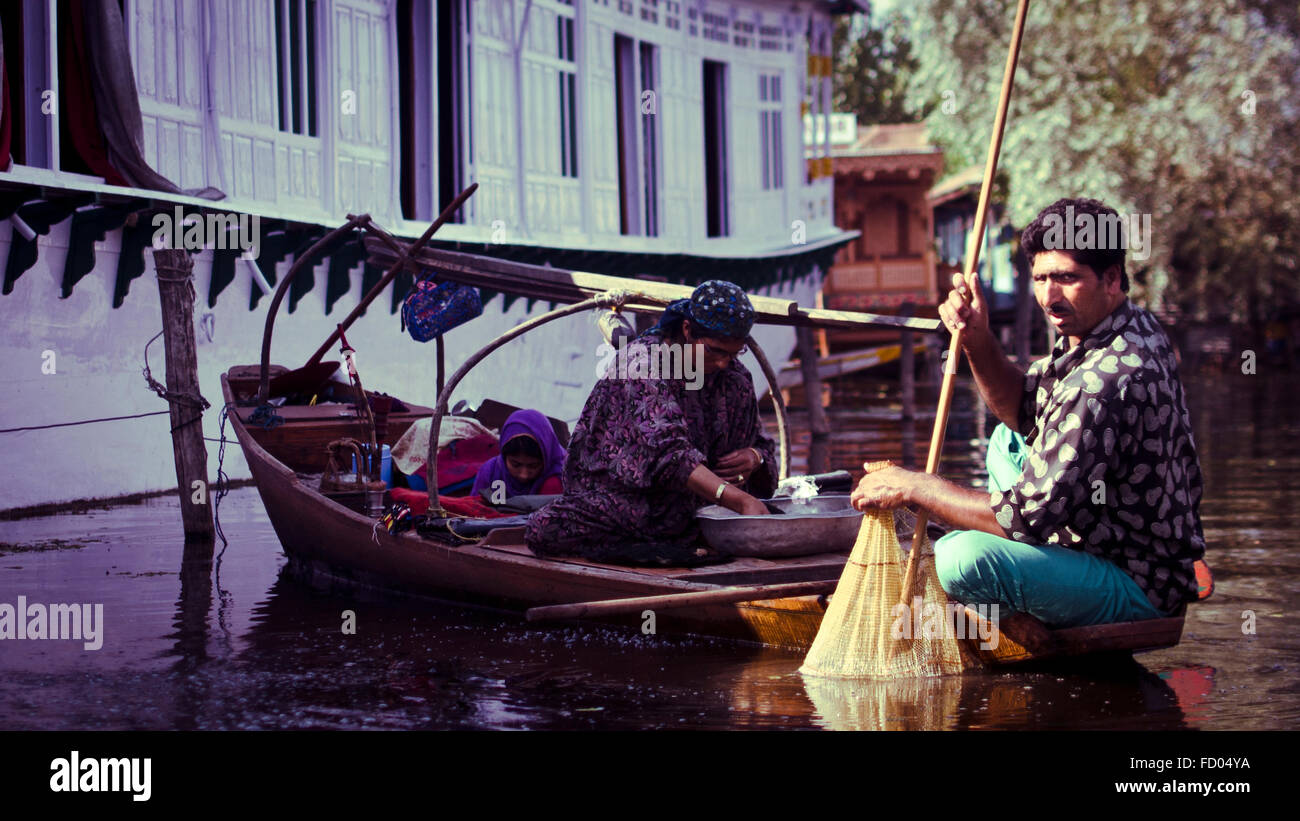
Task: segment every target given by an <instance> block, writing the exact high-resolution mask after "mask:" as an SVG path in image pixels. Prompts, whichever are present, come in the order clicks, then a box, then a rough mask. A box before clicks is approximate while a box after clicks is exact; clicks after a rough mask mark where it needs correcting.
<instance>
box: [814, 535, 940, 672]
mask: <svg viewBox="0 0 1300 821" xmlns="http://www.w3.org/2000/svg"><path fill="white" fill-rule="evenodd" d="M914 538H917V539H918V540H919V539H921V538H922V537H914ZM925 547H926V544H925V542H924V541H923V540H922V541H921V543H920V549H922V550H924V549H925ZM906 564H907V560H906V557H905V556H904V554H903V551H902V548H900V547H899V545H898V537H897V535H896V534H895V532H894V516H893V513H891V512H890V511H884V510H877V511H869V512H868V513H867V514H866V516H865V517H864V518H863V520H862V530H861V531H859V532H858V541H857V544H856V545H854V547H853V553H852V555H850V556H849V560H848V562H847V563H846V564H845V565H844V572H843V573H842V574H841V575H840V581H839V584H838V585H836V587H835V595H834V596H832V597H831V602H830V606H829V607H828V608H827V609H826V616H825V617H824V618H823V619H822V623H821V627H820V628H819V629H818V631H817V638H816V639H815V640H814V641H813V644H812V647H811V648H810V649H809V650H808V656H807V657H806V658H805V659H804V663H803V667H801V668H800V670H799V672H801V673H804V674H805V675H811V676H824V677H826V678H896V677H903V676H943V675H951V674H954V673H960V672H962V670H963V669H964V668H965V666H966V665H965V664H964V663H963V660H962V652H961V648H960V646H959V644H958V641H957V638H956V636H955V635H954V631H953V619H952V617H951V612H952V611H951V610H950V609H949V606H948V596H947V594H945V593H944V592H943V588H942V587H941V586H940V585H939V579H938V576H937V575H936V574H935V571H934V554H933V553H930V554H929V555H925V554H922V559H921V563H920V567H919V570H918V581H917V585H916V588H915V591H916V593H915V596H914V598H913V600H912V602H911V603H909V605H908V606H907V607H900V605H899V603H900V600H901V599H902V596H903V575H904V573H905V571H906ZM918 598H919V602H918V600H917V599H918ZM918 615H919V617H918ZM918 628H919V629H918Z"/></svg>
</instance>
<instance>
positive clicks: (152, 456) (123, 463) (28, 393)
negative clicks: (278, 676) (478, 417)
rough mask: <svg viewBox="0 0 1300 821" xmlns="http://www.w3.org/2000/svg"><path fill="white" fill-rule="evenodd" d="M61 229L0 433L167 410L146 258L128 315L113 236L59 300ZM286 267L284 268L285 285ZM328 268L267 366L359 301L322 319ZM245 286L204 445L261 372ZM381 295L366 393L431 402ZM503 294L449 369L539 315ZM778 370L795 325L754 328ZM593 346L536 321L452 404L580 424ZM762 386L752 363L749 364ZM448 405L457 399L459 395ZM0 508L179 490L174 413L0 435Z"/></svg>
mask: <svg viewBox="0 0 1300 821" xmlns="http://www.w3.org/2000/svg"><path fill="white" fill-rule="evenodd" d="M69 226H70V223H69V222H66V221H65V222H64V223H62V224H60V225H57V226H55V227H54V229H53V230H52V231H51V233H50V235H49V236H48V237H42V238H41V240H40V259H39V260H38V262H37V263H36V265H34V266H33V267H32V268H31V269H30V270H29V271H27V272H26V273H25V274H24V275H23V276H22V278H21V279H19V280H18V282H17V283H16V284H15V287H14V292H13V293H12V294H10V295H8V296H5V297H0V361H3V362H4V363H5V364H4V372H3V373H4V377H5V379H4V381H5V384H6V388H7V389H6V390H5V391H3V392H0V428H3V429H8V428H14V427H27V426H35V425H48V424H52V423H57V422H73V421H80V420H85V419H93V418H101V417H110V416H126V415H130V414H137V413H146V412H150V411H160V410H166V404H165V403H164V402H163V401H162V400H161V399H159V398H158V397H157V396H156V395H155V394H153V393H152V392H151V391H149V390H148V389H147V387H146V385H145V381H144V378H143V376H142V375H141V368H142V367H143V364H144V360H143V351H144V346H145V343H146V342H148V340H149V338H150V337H152V336H153V335H154V334H156V333H158V331H159V330H161V328H162V320H161V316H160V309H159V304H158V287H157V282H156V280H155V278H154V271H153V262H152V254H146V259H147V260H148V263H147V266H146V270H145V273H144V275H143V276H141V277H140V278H139V279H137V280H135V281H134V282H133V283H132V286H131V291H130V294H129V295H128V296H127V298H126V301H125V303H124V304H123V306H122V307H121V308H118V309H116V310H114V309H113V308H112V307H111V305H112V295H113V285H114V278H115V275H116V270H117V261H118V249H119V247H120V237H121V232H120V231H117V232H113V233H110V234H109V235H108V238H107V239H106V241H105V242H103V243H100V248H101V250H100V251H99V252H98V253H97V255H96V267H95V269H94V271H93V272H92V273H91V274H89V275H87V276H86V277H85V278H84V279H83V280H81V282H80V283H78V285H77V287H76V289H75V290H74V291H73V293H72V296H71V297H69V298H68V299H66V300H65V299H59V292H60V282H61V279H62V271H63V263H64V259H65V257H66V255H67V240H68V232H69ZM11 231H12V229H11V228H10V227H9V226H8V225H7V224H4V225H3V226H0V258H4V257H5V256H6V255H7V254H8V252H9V239H10V236H11ZM287 267H288V264H287V263H284V264H282V266H281V268H280V274H281V276H282V275H283V274H284V273H285V272H286V271H287ZM325 273H326V272H325V267H324V266H323V265H322V266H321V267H320V268H318V269H317V270H316V276H317V285H316V287H315V288H314V289H313V290H312V291H311V292H310V293H309V294H307V295H306V296H305V297H303V299H302V300H301V301H300V302H299V304H298V307H297V309H296V310H295V312H294V313H292V314H290V313H288V312H287V306H288V300H286V301H285V302H284V304H282V306H281V311H280V314H279V317H278V320H277V322H276V327H275V334H274V337H273V342H272V349H271V359H272V362H273V363H277V364H283V365H287V366H290V367H295V366H297V365H300V364H302V363H303V362H305V361H306V360H307V358H308V357H309V356H310V355H311V354H312V353H313V352H314V351H315V349H316V347H317V346H318V345H319V344H320V343H321V341H322V340H324V339H325V337H326V336H327V335H328V334H329V332H330V331H331V330H332V329H333V327H334V325H335V324H336V323H337V322H338V321H339V320H340V319H342V318H343V317H344V316H346V315H347V313H348V312H349V311H350V310H351V309H352V308H353V307H355V306H356V304H357V302H358V301H359V300H360V298H361V284H360V279H361V278H360V275H359V273H358V272H354V275H353V283H354V284H353V288H352V291H351V292H350V293H349V294H348V295H347V296H346V297H343V298H341V299H340V300H338V302H336V303H335V305H334V308H333V310H332V311H331V312H330V314H329V315H328V316H326V315H325V305H324V302H325V287H324V278H325ZM210 275H211V256H210V254H208V253H204V254H200V255H198V256H197V257H196V263H195V289H196V291H197V293H198V294H199V299H198V302H197V303H196V305H195V317H196V320H197V319H201V318H202V317H203V315H204V314H205V313H208V312H209V309H208V308H207V296H206V295H207V289H208V281H209V278H210ZM250 287H251V285H250V283H249V281H248V275H247V273H246V272H245V271H244V270H243V266H242V263H237V268H236V277H235V281H234V282H233V283H231V284H230V285H229V286H227V288H226V290H225V291H224V292H222V294H221V297H220V298H219V300H218V303H217V307H216V309H215V310H213V311H212V312H211V313H212V314H213V319H212V328H213V333H212V338H211V339H209V338H208V336H207V334H206V333H205V331H204V330H202V329H200V330H199V331H198V332H197V335H196V338H197V340H198V359H199V382H200V387H201V390H202V393H203V395H204V396H205V397H206V398H207V399H208V401H209V402H211V403H213V408H212V409H210V410H209V411H208V412H207V413H205V414H204V418H203V430H204V435H205V436H210V437H213V438H216V437H217V435H218V414H219V411H220V402H221V388H220V375H221V374H222V373H224V372H225V371H226V370H227V369H228V368H229V367H231V366H232V365H236V364H254V363H256V362H257V358H258V356H259V351H260V349H261V339H262V327H263V324H264V322H265V318H266V307H267V305H268V304H269V298H263V300H262V301H261V302H260V303H259V307H258V310H257V311H249V310H248V302H247V299H248V294H249V288H250ZM814 293H815V285H814V283H813V282H812V281H811V280H810V279H809V280H804V281H802V282H800V283H796V284H795V286H794V287H792V288H789V289H786V290H784V291H781V292H779V293H778V294H774V295H779V296H783V297H787V298H791V299H797V300H799V301H800V302H802V303H804V304H811V302H812V299H813V294H814ZM389 303H390V295H389V294H384V295H382V296H380V297H379V298H378V299H377V300H376V301H375V302H374V303H373V304H372V307H371V308H370V310H369V311H368V312H367V315H366V316H365V317H363V318H361V319H359V320H358V321H357V323H356V324H355V325H354V326H353V327H352V329H351V330H350V331H349V332H348V340H349V342H351V343H352V344H353V346H355V347H356V349H357V352H358V353H357V364H358V368H359V370H360V372H361V378H362V380H363V382H364V383H365V385H366V386H367V388H369V389H371V390H382V391H385V392H387V393H390V394H393V395H396V396H398V397H400V398H402V399H404V400H407V401H412V402H416V403H419V404H425V405H432V404H433V401H434V398H435V396H434V387H435V378H436V377H435V374H436V364H435V363H436V360H435V357H434V346H433V345H432V344H426V345H422V344H420V343H417V342H415V341H413V340H412V339H411V338H410V337H409V336H407V335H405V334H404V333H402V331H401V330H400V327H399V319H398V317H397V316H394V315H391V314H389V313H388V305H389ZM500 306H501V300H500V298H499V297H498V298H496V299H494V300H493V301H492V302H490V303H488V305H487V306H486V310H485V311H484V315H483V316H482V317H480V318H479V319H477V320H474V321H473V322H471V323H469V324H467V325H464V326H462V327H461V328H458V329H456V330H454V331H451V332H450V333H449V334H448V335H447V337H446V342H447V363H448V366H449V371H450V370H454V369H455V368H456V367H457V366H458V364H459V363H460V362H463V361H464V360H465V359H466V358H467V357H468V356H469V355H470V354H472V353H473V352H475V351H477V350H478V349H480V348H481V347H482V346H483V345H484V344H486V343H487V342H488V341H490V340H491V339H492V338H493V337H495V336H497V335H499V334H500V333H502V332H504V331H505V330H507V329H508V328H510V327H512V326H514V325H516V324H518V323H520V322H522V321H524V320H525V319H526V318H528V317H530V316H536V315H539V314H541V313H544V312H545V311H546V310H547V306H546V305H545V304H539V305H535V306H533V308H532V310H531V311H529V310H527V308H526V304H525V302H524V301H523V300H519V301H517V302H515V303H514V304H513V305H512V306H511V307H510V310H509V311H508V312H505V313H502V311H501V309H500ZM755 336H756V337H757V338H758V339H759V341H760V344H762V345H763V346H764V349H765V350H766V351H767V352H768V354H769V356H770V357H771V359H772V360H773V362H774V364H775V366H776V367H780V365H781V364H782V363H784V361H785V360H786V359H787V357H788V354H789V352H790V351H791V350H792V348H793V345H794V334H793V331H791V330H790V329H788V328H777V327H763V328H759V329H757V330H756V332H755ZM600 344H601V337H600V334H599V332H598V331H597V330H596V328H595V325H594V323H593V322H592V319H591V315H590V314H587V315H581V316H575V317H566V318H564V319H561V320H557V321H556V322H554V323H551V324H549V325H547V326H544V327H542V328H539V329H538V330H535V331H533V332H531V333H529V334H527V335H526V336H524V337H522V338H521V339H518V340H515V341H514V342H511V343H510V344H508V345H506V346H505V347H503V348H501V349H500V350H498V351H497V352H496V353H494V354H493V355H491V356H490V357H489V358H488V359H487V360H485V361H484V362H483V363H482V364H481V365H480V366H479V367H478V368H477V369H475V370H474V371H472V372H471V373H470V374H469V375H468V376H467V377H466V379H465V380H464V382H462V383H461V386H460V389H459V390H458V391H457V393H456V397H455V398H456V399H460V398H465V399H468V400H469V401H470V402H471V403H473V404H477V403H478V402H479V401H480V400H482V399H483V398H484V397H486V396H490V397H492V398H494V399H498V400H500V401H503V402H509V403H511V404H514V405H520V406H525V407H535V408H538V409H540V410H543V411H545V412H546V413H549V414H551V415H554V416H556V417H559V418H563V419H565V420H567V421H569V422H570V423H573V422H575V421H577V418H578V416H579V414H580V413H581V411H582V406H583V404H584V403H585V401H586V398H587V395H588V394H589V393H590V391H591V388H592V387H593V386H594V384H595V381H596V378H595V377H596V373H595V371H596V365H597V362H598V356H597V348H598V346H599V345H600ZM47 350H50V351H54V353H55V360H54V361H55V367H56V372H55V373H54V374H50V375H47V374H43V373H42V370H41V366H42V363H43V362H44V361H45V360H44V358H43V352H44V351H47ZM165 362H166V359H165V357H164V356H163V347H162V340H161V339H159V340H158V341H157V342H155V343H154V344H153V346H152V347H151V348H150V367H151V368H152V371H153V376H154V378H155V379H157V380H158V381H159V382H163V381H165ZM746 364H747V365H748V367H749V368H750V370H751V372H753V373H754V374H755V381H756V383H757V384H756V387H757V388H758V390H759V391H760V392H761V391H762V390H763V385H764V383H763V379H762V377H761V374H760V372H759V370H758V366H757V364H756V363H754V362H753V361H752V357H751V358H750V361H748V362H747V363H746ZM454 401H455V399H453V402H454ZM217 449H218V445H217V443H216V442H209V443H208V458H209V462H208V470H209V476H210V478H211V479H212V480H215V479H216V464H217V462H216V459H217ZM0 453H3V454H4V459H5V469H4V470H0V510H5V509H10V508H17V507H26V506H29V505H36V504H44V503H51V502H63V501H71V500H76V499H88V498H102V497H111V496H119V495H124V494H129V493H139V492H146V491H154V490H165V489H169V488H174V487H175V484H176V474H175V468H174V466H173V463H172V449H171V437H170V434H169V422H168V417H167V416H154V417H147V418H144V419H134V420H127V421H117V422H101V423H97V424H90V425H80V426H75V427H63V428H54V429H50V430H41V431H24V432H17V433H0ZM225 470H226V473H227V475H229V476H230V477H231V478H232V479H239V478H247V476H248V470H247V466H246V464H245V463H244V460H243V456H242V454H241V453H240V450H239V447H238V445H236V444H232V445H231V446H229V447H227V449H226V462H225Z"/></svg>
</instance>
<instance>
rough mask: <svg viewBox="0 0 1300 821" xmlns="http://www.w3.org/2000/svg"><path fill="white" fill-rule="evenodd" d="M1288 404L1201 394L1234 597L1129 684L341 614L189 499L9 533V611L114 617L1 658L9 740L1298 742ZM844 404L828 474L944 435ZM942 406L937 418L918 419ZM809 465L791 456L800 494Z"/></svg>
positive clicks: (250, 504)
mask: <svg viewBox="0 0 1300 821" xmlns="http://www.w3.org/2000/svg"><path fill="white" fill-rule="evenodd" d="M1292 384H1293V381H1292V380H1289V379H1288V378H1287V375H1279V376H1276V377H1269V376H1266V375H1263V374H1261V375H1257V376H1256V375H1228V376H1224V375H1213V376H1207V377H1197V378H1195V379H1189V380H1188V383H1187V386H1188V390H1189V393H1190V395H1191V400H1192V414H1193V421H1194V424H1195V427H1196V436H1197V442H1198V447H1199V451H1200V457H1201V464H1202V469H1203V471H1204V473H1205V477H1206V483H1205V484H1206V498H1205V501H1204V502H1203V504H1202V509H1201V512H1202V518H1203V522H1204V527H1205V535H1206V539H1207V541H1208V543H1209V544H1210V553H1209V556H1208V558H1209V561H1210V563H1211V565H1212V567H1213V568H1214V571H1215V574H1216V577H1217V582H1218V588H1217V592H1216V594H1215V596H1214V598H1213V599H1211V600H1210V601H1209V602H1207V603H1204V604H1199V605H1195V606H1193V607H1192V608H1190V610H1189V613H1188V617H1187V626H1186V629H1185V632H1184V637H1183V642H1182V643H1181V644H1180V645H1179V646H1178V647H1175V648H1172V649H1169V650H1164V651H1160V652H1155V653H1148V654H1143V655H1140V656H1138V657H1137V658H1136V660H1135V661H1131V662H1125V663H1119V664H1109V665H1102V666H1099V665H1097V664H1095V663H1087V664H1075V665H1072V666H1060V665H1058V666H1052V667H1046V668H1041V669H1032V670H1014V671H1011V672H999V673H991V674H981V675H969V676H965V677H960V678H950V679H941V680H926V681H900V682H890V683H884V684H867V683H852V684H846V685H838V684H827V683H824V682H816V681H805V680H804V678H803V677H802V676H800V674H799V673H798V672H797V671H798V667H799V665H800V662H801V659H800V657H799V656H798V655H794V654H790V653H785V652H781V651H774V650H764V649H761V648H748V647H742V646H737V645H735V644H731V643H727V642H723V641H720V640H710V639H691V638H669V637H662V636H642V635H638V634H635V633H629V632H623V631H618V630H612V629H606V628H601V627H585V626H583V627H576V626H567V627H547V628H540V627H538V626H536V625H530V624H527V623H525V622H523V621H521V620H520V619H518V618H517V617H513V616H510V615H507V614H501V613H495V612H490V611H481V610H471V609H465V608H459V607H453V606H449V605H445V604H437V603H431V602H423V601H412V600H393V599H384V598H378V597H374V596H362V595H358V594H349V595H340V594H338V593H329V594H327V593H323V592H318V591H315V590H313V589H311V588H309V587H307V586H305V585H304V584H302V583H300V582H299V581H297V580H296V579H295V578H294V577H292V576H291V575H289V574H288V573H287V572H286V563H287V561H286V559H285V557H284V555H283V553H282V551H281V549H280V546H279V543H278V541H277V540H276V537H275V534H274V532H273V531H272V529H271V526H270V523H269V522H268V521H267V519H266V515H265V512H264V510H263V509H262V505H261V501H260V499H259V498H258V496H257V493H256V490H255V489H253V488H241V489H237V490H235V491H233V492H232V493H231V494H230V495H229V496H228V497H227V498H226V499H225V501H224V502H223V504H222V506H221V523H222V525H223V527H224V529H225V532H226V535H227V537H228V538H229V540H230V544H229V547H228V548H227V549H226V551H225V553H224V555H223V556H222V557H221V560H220V562H219V564H218V566H217V568H213V567H211V566H209V565H208V564H206V563H203V562H194V561H190V562H187V561H185V551H184V548H183V545H182V543H181V540H180V538H179V531H180V524H179V523H180V515H179V509H178V506H177V504H176V502H175V501H174V500H173V499H171V498H159V499H154V500H150V501H148V502H145V503H143V504H138V505H125V506H120V507H116V508H112V509H105V510H95V511H91V512H86V513H79V514H65V515H58V516H47V517H40V518H33V519H26V520H20V521H5V522H0V542H3V543H5V544H6V545H9V546H17V547H18V549H16V550H12V548H10V549H11V552H5V553H4V555H0V602H9V603H11V604H12V603H15V602H16V598H17V596H18V595H25V596H26V597H27V598H28V600H29V601H42V602H60V603H62V602H99V603H102V604H103V605H104V618H105V623H106V626H105V639H104V645H103V648H102V649H100V650H98V651H86V650H84V649H83V648H82V645H81V643H79V642H73V641H31V640H27V641H9V640H7V641H3V642H0V673H2V675H0V729H302V728H323V729H345V728H346V729H354V728H377V729H460V728H484V729H585V728H592V729H660V728H778V727H779V728H810V729H815V728H850V729H851V728H872V729H874V728H886V729H892V728H908V729H911V728H927V729H987V728H998V729H1011V728H1053V729H1109V728H1114V729H1173V728H1199V729H1279V728H1297V727H1300V675H1297V673H1298V672H1300V639H1297V636H1298V635H1300V617H1297V615H1296V612H1295V604H1296V603H1297V602H1300V551H1298V550H1297V547H1296V543H1295V539H1294V538H1293V536H1294V534H1295V532H1296V521H1295V515H1296V514H1295V511H1296V509H1297V504H1296V502H1297V498H1296V494H1297V491H1296V490H1295V489H1294V483H1293V482H1292V480H1291V477H1292V476H1294V475H1295V473H1296V471H1297V469H1300V447H1298V446H1297V441H1298V439H1300V437H1298V434H1300V422H1297V418H1296V414H1295V411H1294V406H1292V405H1291V404H1290V403H1291V402H1293V401H1294V397H1293V396H1292V395H1291V394H1292V393H1293V388H1292ZM836 402H837V405H839V406H840V407H845V406H848V405H852V406H853V407H854V408H855V410H853V411H836V412H835V413H834V414H833V415H832V422H833V425H834V427H835V430H836V434H835V437H834V441H833V448H832V462H833V464H832V467H842V468H847V469H850V470H860V466H861V464H862V462H863V461H867V460H871V459H879V458H893V459H895V460H901V459H903V458H904V453H903V450H904V448H905V446H906V444H907V443H909V442H911V443H913V446H914V448H915V449H916V450H915V452H914V456H913V458H914V460H915V462H919V463H923V461H924V453H923V452H922V451H923V449H924V447H926V444H927V443H928V440H929V425H930V419H929V417H928V416H926V415H924V413H923V416H922V419H920V420H918V422H917V423H916V424H915V425H913V426H911V429H910V430H909V429H908V426H903V425H900V424H899V422H898V421H897V418H896V414H897V409H898V405H897V401H896V396H894V395H893V394H892V393H891V390H890V388H889V387H888V386H887V385H882V384H875V383H871V382H868V381H862V382H858V383H855V384H854V385H853V386H851V387H850V388H846V389H844V390H842V391H841V392H840V393H839V394H837V396H836ZM933 404H934V397H933V395H930V394H925V393H924V392H923V393H922V395H921V397H920V399H919V401H918V407H920V408H926V407H932V406H933ZM794 421H795V425H796V428H798V427H800V426H802V424H803V420H802V418H801V416H800V415H796V416H795V420H794ZM992 427H993V422H992V421H991V420H989V419H988V418H982V417H981V414H980V413H978V412H977V411H976V407H975V403H974V402H973V401H972V393H971V391H970V388H969V385H966V386H964V387H963V388H962V390H961V391H960V392H959V394H958V397H957V402H956V405H955V407H954V413H953V417H952V421H951V423H950V425H949V430H948V440H947V444H946V448H945V461H944V472H945V474H946V475H948V476H949V477H950V478H953V479H955V480H960V481H964V482H967V483H969V484H982V483H983V476H982V474H981V472H980V464H981V461H982V458H983V442H984V441H985V437H986V436H987V434H988V433H990V432H991V431H992ZM806 447H807V444H806V435H804V436H800V437H798V439H797V441H796V446H795V464H796V468H798V467H801V466H802V465H803V464H805V463H806ZM218 547H220V545H218ZM41 548H44V549H41ZM345 610H351V611H353V612H354V614H355V616H356V633H355V635H346V634H344V633H343V631H342V629H341V628H342V624H343V618H344V611H345ZM1252 616H1253V622H1254V633H1253V634H1252V633H1246V632H1243V625H1248V623H1249V622H1250V621H1251V620H1252Z"/></svg>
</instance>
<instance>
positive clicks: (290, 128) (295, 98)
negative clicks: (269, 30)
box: [275, 0, 319, 137]
mask: <svg viewBox="0 0 1300 821" xmlns="http://www.w3.org/2000/svg"><path fill="white" fill-rule="evenodd" d="M275 48H276V70H277V79H278V81H279V83H278V86H279V91H280V130H281V131H287V132H289V133H291V134H305V135H307V136H310V137H315V136H316V135H317V120H318V119H319V116H318V113H317V101H316V84H317V66H316V61H317V54H316V0H278V2H276V4H275Z"/></svg>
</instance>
